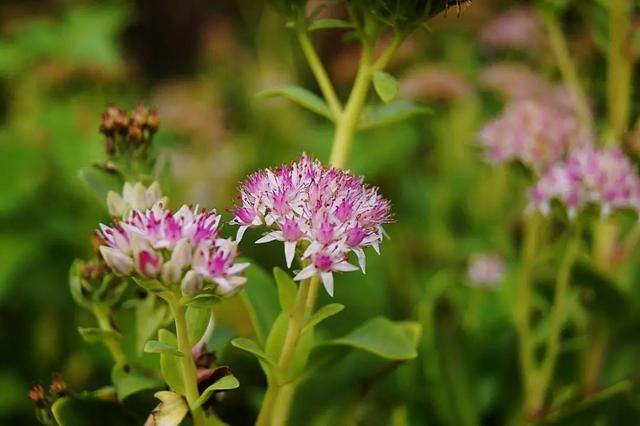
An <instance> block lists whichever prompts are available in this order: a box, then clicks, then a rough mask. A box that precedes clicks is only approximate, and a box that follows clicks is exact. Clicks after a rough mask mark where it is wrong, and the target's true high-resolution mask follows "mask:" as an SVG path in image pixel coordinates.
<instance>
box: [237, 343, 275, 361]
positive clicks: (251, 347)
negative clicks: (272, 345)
mask: <svg viewBox="0 0 640 426" xmlns="http://www.w3.org/2000/svg"><path fill="white" fill-rule="evenodd" d="M231 344H232V345H233V346H235V347H236V348H238V349H242V350H243V351H245V352H249V353H250V354H253V355H255V356H256V357H257V358H259V359H262V360H264V361H267V362H271V361H269V359H268V358H267V354H266V353H265V352H264V350H263V349H262V348H261V347H260V345H259V344H258V343H256V342H254V341H253V340H251V339H247V338H245V337H238V338H235V339H233V340H232V341H231Z"/></svg>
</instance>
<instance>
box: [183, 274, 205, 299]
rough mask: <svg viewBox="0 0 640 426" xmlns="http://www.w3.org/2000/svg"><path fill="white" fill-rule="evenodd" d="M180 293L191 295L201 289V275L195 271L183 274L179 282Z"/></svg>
mask: <svg viewBox="0 0 640 426" xmlns="http://www.w3.org/2000/svg"><path fill="white" fill-rule="evenodd" d="M180 286H181V288H182V294H184V295H185V296H193V295H194V294H196V293H197V292H199V291H200V290H202V277H201V276H200V274H199V273H197V272H196V271H189V272H187V273H186V274H185V276H184V278H183V279H182V283H181V285H180Z"/></svg>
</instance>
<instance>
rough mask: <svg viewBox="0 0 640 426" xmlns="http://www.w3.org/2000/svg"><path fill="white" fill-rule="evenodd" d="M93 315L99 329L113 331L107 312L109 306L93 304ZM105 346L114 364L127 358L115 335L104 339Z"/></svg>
mask: <svg viewBox="0 0 640 426" xmlns="http://www.w3.org/2000/svg"><path fill="white" fill-rule="evenodd" d="M92 310H93V315H94V316H95V317H96V320H97V321H98V326H99V327H100V329H101V330H105V331H108V332H115V330H114V328H113V326H112V325H111V315H110V312H109V308H107V307H105V306H104V305H100V304H97V303H96V304H94V305H93V309H92ZM104 344H105V346H106V347H107V349H109V352H110V353H111V356H112V357H113V360H114V361H115V362H116V364H120V363H123V362H125V361H126V360H127V357H126V356H125V354H124V351H123V350H122V346H121V345H120V342H119V341H118V339H117V338H115V337H109V338H107V339H105V341H104Z"/></svg>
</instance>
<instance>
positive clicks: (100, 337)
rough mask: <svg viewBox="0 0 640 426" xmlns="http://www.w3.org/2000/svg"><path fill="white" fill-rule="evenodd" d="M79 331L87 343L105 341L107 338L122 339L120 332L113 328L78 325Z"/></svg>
mask: <svg viewBox="0 0 640 426" xmlns="http://www.w3.org/2000/svg"><path fill="white" fill-rule="evenodd" d="M78 332H79V333H80V335H81V336H82V338H83V339H84V341H85V342H87V343H95V342H103V341H105V340H107V339H120V334H119V333H118V332H116V331H113V330H103V329H101V328H92V327H87V328H84V327H78Z"/></svg>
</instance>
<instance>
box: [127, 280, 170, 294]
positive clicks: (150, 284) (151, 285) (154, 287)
mask: <svg viewBox="0 0 640 426" xmlns="http://www.w3.org/2000/svg"><path fill="white" fill-rule="evenodd" d="M133 281H134V282H135V283H136V284H138V285H139V286H140V287H142V288H144V289H145V290H147V291H150V292H152V293H160V292H163V291H166V290H167V288H166V287H165V286H164V285H163V284H162V283H161V282H160V281H158V280H153V279H151V280H145V279H140V278H136V277H133Z"/></svg>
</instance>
